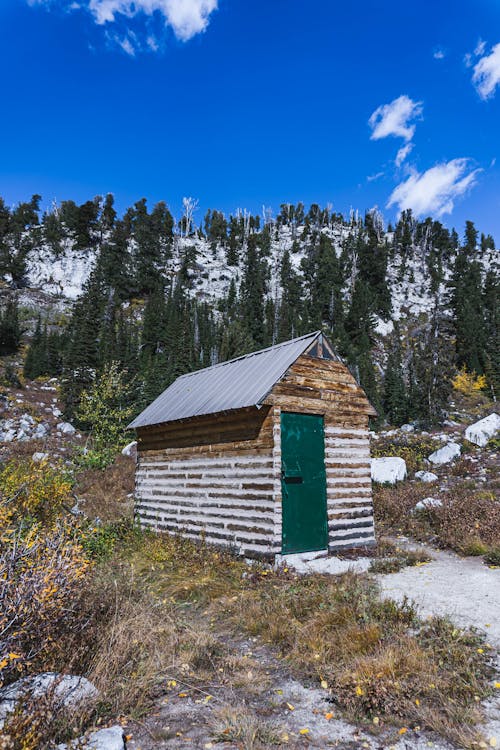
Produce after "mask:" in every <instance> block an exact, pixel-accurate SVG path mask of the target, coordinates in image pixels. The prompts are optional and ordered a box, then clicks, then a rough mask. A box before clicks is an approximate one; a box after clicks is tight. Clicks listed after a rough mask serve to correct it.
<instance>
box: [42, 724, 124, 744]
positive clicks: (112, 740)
mask: <svg viewBox="0 0 500 750" xmlns="http://www.w3.org/2000/svg"><path fill="white" fill-rule="evenodd" d="M71 748H75V750H76V748H78V750H80V748H81V750H84V749H85V748H88V750H124V748H125V742H124V741H123V729H122V728H121V726H119V725H118V724H116V725H115V726H114V727H107V728H106V729H99V730H97V732H92V733H91V734H89V735H88V736H87V737H79V738H78V739H77V740H73V742H70V743H69V744H66V743H63V744H62V745H58V746H57V750H70V749H71Z"/></svg>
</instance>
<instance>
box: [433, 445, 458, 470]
mask: <svg viewBox="0 0 500 750" xmlns="http://www.w3.org/2000/svg"><path fill="white" fill-rule="evenodd" d="M460 453H461V448H460V446H459V444H458V443H448V444H447V445H443V447H442V448H439V450H437V451H434V453H431V455H430V456H429V461H430V462H431V463H432V464H435V465H436V466H440V465H441V464H449V463H450V462H451V461H453V460H454V459H455V458H458V457H459V456H460Z"/></svg>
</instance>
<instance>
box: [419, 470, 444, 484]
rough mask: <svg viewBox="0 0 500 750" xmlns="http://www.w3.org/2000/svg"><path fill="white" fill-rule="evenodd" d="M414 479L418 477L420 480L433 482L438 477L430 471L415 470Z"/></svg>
mask: <svg viewBox="0 0 500 750" xmlns="http://www.w3.org/2000/svg"><path fill="white" fill-rule="evenodd" d="M415 479H420V481H421V482H435V481H436V480H437V479H439V477H438V475H437V474H434V472H432V471H416V472H415Z"/></svg>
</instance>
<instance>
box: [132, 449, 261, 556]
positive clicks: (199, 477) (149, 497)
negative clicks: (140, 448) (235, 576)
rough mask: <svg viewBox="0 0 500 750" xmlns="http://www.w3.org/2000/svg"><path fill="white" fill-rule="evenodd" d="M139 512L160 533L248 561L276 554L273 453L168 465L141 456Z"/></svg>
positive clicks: (199, 457) (168, 462) (194, 459)
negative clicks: (225, 548)
mask: <svg viewBox="0 0 500 750" xmlns="http://www.w3.org/2000/svg"><path fill="white" fill-rule="evenodd" d="M136 498H137V500H136V512H137V513H138V515H139V517H140V520H141V523H142V525H144V526H148V527H150V528H153V529H155V530H159V531H168V532H171V533H182V534H183V536H187V537H189V538H191V539H200V538H201V537H203V538H205V540H206V541H207V542H211V543H214V544H220V545H226V546H229V547H231V548H233V549H234V550H235V551H236V552H237V553H238V554H242V555H245V556H250V557H251V556H270V555H271V554H272V547H273V536H274V525H275V513H274V508H275V502H274V475H273V457H272V453H271V452H269V454H268V455H255V456H252V455H240V456H230V457H227V458H224V457H211V456H209V455H197V456H196V457H191V458H190V457H186V458H185V459H173V460H169V458H168V450H167V451H165V453H164V456H163V457H162V456H161V454H159V452H155V455H149V456H148V453H142V454H141V453H139V457H138V466H137V474H136Z"/></svg>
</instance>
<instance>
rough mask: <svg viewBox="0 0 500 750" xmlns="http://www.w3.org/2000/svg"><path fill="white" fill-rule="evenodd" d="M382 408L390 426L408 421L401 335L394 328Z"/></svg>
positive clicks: (386, 369)
mask: <svg viewBox="0 0 500 750" xmlns="http://www.w3.org/2000/svg"><path fill="white" fill-rule="evenodd" d="M382 403H383V407H384V412H385V415H386V417H387V419H388V420H389V421H390V422H391V424H395V425H398V426H399V425H401V424H403V423H404V422H406V420H407V419H408V395H407V389H406V385H405V381H404V374H403V366H402V363H401V335H400V332H399V329H398V328H397V327H396V328H395V331H394V334H393V337H392V344H391V350H390V352H389V356H388V358H387V365H386V368H385V376H384V395H383V402H382Z"/></svg>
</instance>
